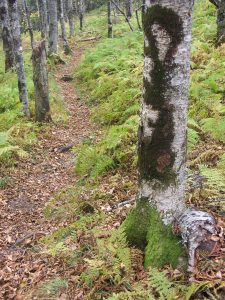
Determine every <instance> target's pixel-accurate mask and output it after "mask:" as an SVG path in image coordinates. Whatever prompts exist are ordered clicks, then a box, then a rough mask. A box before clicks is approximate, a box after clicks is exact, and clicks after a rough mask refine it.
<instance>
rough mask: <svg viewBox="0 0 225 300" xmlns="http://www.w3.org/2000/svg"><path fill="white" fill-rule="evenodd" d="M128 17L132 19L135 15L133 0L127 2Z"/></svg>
mask: <svg viewBox="0 0 225 300" xmlns="http://www.w3.org/2000/svg"><path fill="white" fill-rule="evenodd" d="M125 5H126V15H127V17H128V18H131V17H132V15H133V3H132V0H126V3H125Z"/></svg>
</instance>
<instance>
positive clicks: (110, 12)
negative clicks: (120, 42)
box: [108, 0, 113, 38]
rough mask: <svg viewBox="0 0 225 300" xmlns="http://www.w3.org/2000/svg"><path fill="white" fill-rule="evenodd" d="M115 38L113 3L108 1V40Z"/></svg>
mask: <svg viewBox="0 0 225 300" xmlns="http://www.w3.org/2000/svg"><path fill="white" fill-rule="evenodd" d="M112 37H113V24H112V3H111V1H110V0H109V1H108V38H112Z"/></svg>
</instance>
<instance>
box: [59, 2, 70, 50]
mask: <svg viewBox="0 0 225 300" xmlns="http://www.w3.org/2000/svg"><path fill="white" fill-rule="evenodd" d="M58 4H59V19H60V25H61V30H62V39H63V48H64V53H65V54H69V53H71V49H70V46H69V43H68V39H67V34H66V26H65V19H64V7H63V1H62V0H58Z"/></svg>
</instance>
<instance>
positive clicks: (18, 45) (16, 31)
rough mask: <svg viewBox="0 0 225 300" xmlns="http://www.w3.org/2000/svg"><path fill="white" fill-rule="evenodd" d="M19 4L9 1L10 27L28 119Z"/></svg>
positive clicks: (21, 97) (19, 85) (25, 113)
mask: <svg viewBox="0 0 225 300" xmlns="http://www.w3.org/2000/svg"><path fill="white" fill-rule="evenodd" d="M17 4H18V3H17V0H8V5H9V15H10V25H11V32H12V37H13V50H14V56H15V62H16V71H17V77H18V89H19V97H20V102H21V103H22V113H23V114H24V115H26V116H27V117H29V116H30V112H29V103H28V92H27V85H26V75H25V68H24V59H23V47H22V41H21V33H20V22H19V13H18V6H17Z"/></svg>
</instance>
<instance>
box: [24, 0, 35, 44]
mask: <svg viewBox="0 0 225 300" xmlns="http://www.w3.org/2000/svg"><path fill="white" fill-rule="evenodd" d="M23 4H24V8H25V12H26V19H27V25H28V30H29V34H30V42H31V48H32V49H33V48H34V34H33V28H32V23H31V20H30V10H29V8H28V6H27V1H26V0H23Z"/></svg>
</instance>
